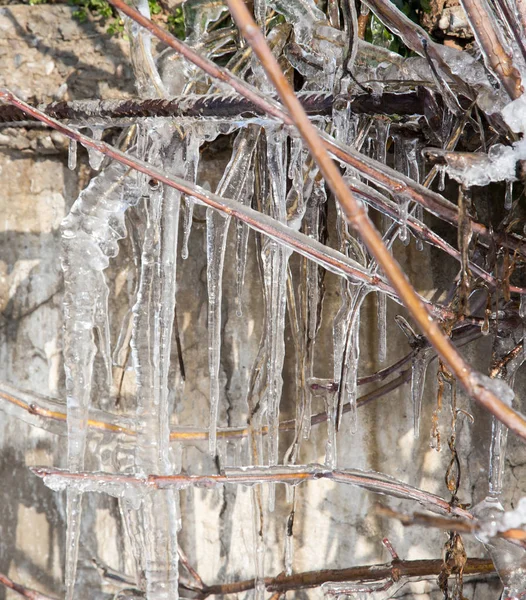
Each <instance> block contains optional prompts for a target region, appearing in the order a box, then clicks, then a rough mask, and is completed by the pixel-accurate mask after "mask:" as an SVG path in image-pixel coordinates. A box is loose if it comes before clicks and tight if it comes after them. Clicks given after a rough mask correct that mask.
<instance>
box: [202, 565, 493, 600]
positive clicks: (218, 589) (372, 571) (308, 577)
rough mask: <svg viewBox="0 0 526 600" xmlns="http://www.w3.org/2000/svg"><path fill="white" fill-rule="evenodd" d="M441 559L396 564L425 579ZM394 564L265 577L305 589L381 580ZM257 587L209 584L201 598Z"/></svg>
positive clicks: (489, 570) (485, 570) (469, 568)
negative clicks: (325, 584) (324, 585)
mask: <svg viewBox="0 0 526 600" xmlns="http://www.w3.org/2000/svg"><path fill="white" fill-rule="evenodd" d="M442 566H443V561H442V559H435V560H400V561H397V563H396V567H397V569H399V573H400V576H401V577H414V578H417V577H418V578H424V577H431V576H433V575H438V574H439V573H440V570H441V569H442ZM392 569H393V566H392V563H385V564H381V565H370V566H364V567H351V568H347V569H324V570H322V571H307V572H304V573H295V574H293V575H288V576H278V577H266V578H265V587H266V589H267V591H269V592H273V591H283V592H286V591H292V590H301V589H306V588H314V587H319V586H321V585H323V584H324V583H327V582H330V581H331V582H335V583H337V582H342V581H357V582H360V581H363V582H365V581H370V582H372V581H381V580H383V579H388V578H390V577H391V575H392ZM494 573H495V567H494V566H493V563H492V562H491V560H487V559H483V558H470V559H468V561H467V563H466V566H465V568H464V574H465V575H493V574H494ZM254 587H255V581H254V580H253V579H248V580H245V581H237V582H233V583H224V584H218V585H210V586H207V587H206V588H205V589H204V590H203V596H202V598H203V599H204V598H207V597H208V596H220V595H227V594H240V593H242V592H246V591H248V590H252V589H254Z"/></svg>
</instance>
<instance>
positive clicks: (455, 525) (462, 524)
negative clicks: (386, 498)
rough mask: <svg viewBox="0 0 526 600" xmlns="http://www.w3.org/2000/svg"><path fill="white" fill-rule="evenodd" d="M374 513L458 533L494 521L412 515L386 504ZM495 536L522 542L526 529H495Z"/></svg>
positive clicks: (409, 523) (405, 522)
mask: <svg viewBox="0 0 526 600" xmlns="http://www.w3.org/2000/svg"><path fill="white" fill-rule="evenodd" d="M375 512H376V514H378V515H380V516H381V517H388V518H390V519H397V520H398V521H400V523H402V525H403V526H404V527H412V526H420V527H429V528H436V529H442V530H444V531H456V532H458V533H477V532H479V531H481V530H484V528H485V527H493V526H494V523H485V522H484V521H481V520H478V519H477V520H472V521H467V520H464V519H458V518H457V519H451V518H448V517H442V516H437V515H428V514H426V513H413V514H412V515H409V514H406V513H401V512H398V511H396V510H393V509H392V508H389V507H388V506H381V505H379V506H377V507H376V510H375ZM495 537H498V538H502V539H506V540H510V541H515V542H518V543H524V542H525V541H526V531H524V530H523V529H517V528H513V529H506V530H504V531H497V532H496V533H495Z"/></svg>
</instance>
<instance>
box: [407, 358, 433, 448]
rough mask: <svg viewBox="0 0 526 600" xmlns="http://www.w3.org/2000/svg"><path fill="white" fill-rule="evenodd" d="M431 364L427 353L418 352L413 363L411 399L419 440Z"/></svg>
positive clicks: (416, 435)
mask: <svg viewBox="0 0 526 600" xmlns="http://www.w3.org/2000/svg"><path fill="white" fill-rule="evenodd" d="M428 363H429V360H428V357H427V356H426V353H425V352H418V353H417V354H416V355H415V356H414V357H413V360H412V361H411V399H412V402H413V429H414V436H415V439H417V438H418V437H419V436H420V415H421V411H422V397H423V394H424V385H425V382H426V370H427V365H428Z"/></svg>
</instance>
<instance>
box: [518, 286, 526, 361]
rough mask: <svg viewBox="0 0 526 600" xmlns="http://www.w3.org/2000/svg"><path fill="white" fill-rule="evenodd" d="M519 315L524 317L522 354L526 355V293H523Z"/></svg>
mask: <svg viewBox="0 0 526 600" xmlns="http://www.w3.org/2000/svg"><path fill="white" fill-rule="evenodd" d="M519 315H520V317H521V319H522V355H523V356H524V357H526V294H522V295H521V299H520V301H519Z"/></svg>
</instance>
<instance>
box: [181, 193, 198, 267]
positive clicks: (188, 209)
mask: <svg viewBox="0 0 526 600" xmlns="http://www.w3.org/2000/svg"><path fill="white" fill-rule="evenodd" d="M184 204H185V210H184V215H183V245H182V248H181V258H182V259H183V260H186V259H187V258H188V241H189V240H190V232H191V231H192V222H193V218H194V204H195V201H194V199H193V198H190V197H188V196H185V199H184Z"/></svg>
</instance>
